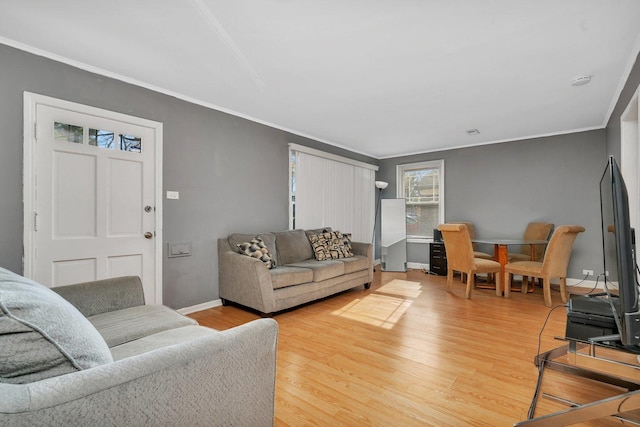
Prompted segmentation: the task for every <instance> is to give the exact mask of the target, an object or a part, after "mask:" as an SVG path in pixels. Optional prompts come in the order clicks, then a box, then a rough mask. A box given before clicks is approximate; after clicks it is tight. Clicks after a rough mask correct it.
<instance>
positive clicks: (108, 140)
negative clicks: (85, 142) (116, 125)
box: [89, 128, 116, 150]
mask: <svg viewBox="0 0 640 427" xmlns="http://www.w3.org/2000/svg"><path fill="white" fill-rule="evenodd" d="M114 139H115V133H114V132H111V131H109V130H100V129H91V128H89V145H93V146H96V147H100V148H110V149H112V150H113V149H115V148H116V144H115V142H114Z"/></svg>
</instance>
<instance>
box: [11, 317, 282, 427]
mask: <svg viewBox="0 0 640 427" xmlns="http://www.w3.org/2000/svg"><path fill="white" fill-rule="evenodd" d="M277 334H278V326H277V323H276V322H275V321H274V320H273V319H258V320H255V321H252V322H249V323H247V324H244V325H242V326H238V327H235V328H232V329H228V330H226V331H222V332H219V333H215V334H211V335H207V336H204V337H201V338H197V339H194V340H192V341H188V342H185V343H180V344H175V345H172V346H168V347H164V348H161V349H158V350H154V351H151V352H148V353H144V354H141V355H138V356H134V357H129V358H126V359H122V360H119V361H117V362H114V363H109V364H106V365H102V366H98V367H96V368H91V369H87V370H84V371H79V372H74V373H72V374H66V375H61V376H59V377H54V378H48V379H46V380H42V381H37V382H34V383H29V384H1V383H0V396H3V398H2V399H0V425H2V426H7V427H9V426H24V425H49V424H50V423H51V422H53V421H55V423H56V425H65V426H88V425H105V424H108V425H114V426H117V425H127V426H142V425H211V423H215V424H216V425H246V426H249V425H250V426H272V425H273V422H274V396H275V371H276V351H277Z"/></svg>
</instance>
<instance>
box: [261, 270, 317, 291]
mask: <svg viewBox="0 0 640 427" xmlns="http://www.w3.org/2000/svg"><path fill="white" fill-rule="evenodd" d="M311 281H313V271H312V270H310V269H308V268H301V267H291V266H283V267H279V268H276V269H275V270H271V284H272V286H273V289H280V288H285V287H287V286H293V285H299V284H301V283H307V282H311Z"/></svg>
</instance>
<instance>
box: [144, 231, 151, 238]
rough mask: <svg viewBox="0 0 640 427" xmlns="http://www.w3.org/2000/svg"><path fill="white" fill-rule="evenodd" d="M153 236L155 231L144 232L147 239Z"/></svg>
mask: <svg viewBox="0 0 640 427" xmlns="http://www.w3.org/2000/svg"><path fill="white" fill-rule="evenodd" d="M152 237H153V233H152V232H150V231H147V232H146V233H144V238H145V239H151V238H152Z"/></svg>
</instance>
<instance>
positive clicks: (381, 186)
mask: <svg viewBox="0 0 640 427" xmlns="http://www.w3.org/2000/svg"><path fill="white" fill-rule="evenodd" d="M388 186H389V183H388V182H384V181H376V188H377V189H379V190H384V189H385V188H387V187H388Z"/></svg>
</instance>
